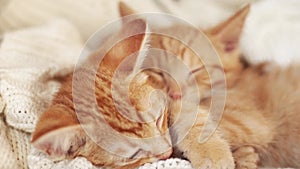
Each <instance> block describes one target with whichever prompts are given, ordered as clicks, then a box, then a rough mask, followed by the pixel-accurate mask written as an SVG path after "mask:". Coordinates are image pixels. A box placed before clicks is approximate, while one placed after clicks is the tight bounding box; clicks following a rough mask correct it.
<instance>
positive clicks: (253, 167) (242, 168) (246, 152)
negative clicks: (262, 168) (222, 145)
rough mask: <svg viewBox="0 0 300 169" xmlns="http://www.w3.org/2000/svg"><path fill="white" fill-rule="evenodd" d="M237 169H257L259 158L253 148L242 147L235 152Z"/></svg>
mask: <svg viewBox="0 0 300 169" xmlns="http://www.w3.org/2000/svg"><path fill="white" fill-rule="evenodd" d="M233 157H234V160H235V164H236V169H257V168H258V161H259V156H258V154H257V153H256V152H255V149H254V148H253V147H251V146H244V147H240V148H238V149H237V150H235V151H234V152H233Z"/></svg>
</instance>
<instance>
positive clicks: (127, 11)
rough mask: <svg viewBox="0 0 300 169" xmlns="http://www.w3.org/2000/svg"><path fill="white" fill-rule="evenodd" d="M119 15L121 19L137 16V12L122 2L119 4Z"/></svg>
mask: <svg viewBox="0 0 300 169" xmlns="http://www.w3.org/2000/svg"><path fill="white" fill-rule="evenodd" d="M119 13H120V16H121V17H124V16H127V15H132V14H135V13H136V12H135V11H134V10H133V9H132V8H130V7H129V6H128V5H127V4H126V3H124V2H122V1H120V2H119Z"/></svg>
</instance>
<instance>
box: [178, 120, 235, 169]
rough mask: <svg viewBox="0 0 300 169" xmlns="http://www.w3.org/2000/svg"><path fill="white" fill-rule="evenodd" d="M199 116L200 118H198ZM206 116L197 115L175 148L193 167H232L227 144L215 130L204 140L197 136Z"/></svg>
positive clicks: (217, 168)
mask: <svg viewBox="0 0 300 169" xmlns="http://www.w3.org/2000/svg"><path fill="white" fill-rule="evenodd" d="M199 118H200V119H199ZM205 118H206V117H201V115H200V116H198V119H197V122H196V124H195V125H194V126H193V127H192V128H191V130H190V131H189V133H188V135H187V136H186V137H185V138H184V139H183V140H182V141H181V142H179V143H178V145H177V148H178V149H179V151H181V152H183V155H184V156H185V157H186V158H187V159H189V160H190V162H191V163H192V165H193V167H194V168H197V169H198V168H199V169H202V168H204V169H206V168H207V169H209V168H211V169H234V160H233V156H232V153H231V150H230V147H229V144H228V143H227V142H226V141H225V140H224V139H222V138H221V136H220V135H219V134H218V133H217V132H215V133H214V134H213V135H212V136H211V137H210V138H209V139H208V140H207V141H206V142H204V143H200V142H199V136H200V134H201V129H202V128H203V121H205V120H204V119H205Z"/></svg>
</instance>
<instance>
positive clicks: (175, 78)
mask: <svg viewBox="0 0 300 169" xmlns="http://www.w3.org/2000/svg"><path fill="white" fill-rule="evenodd" d="M119 10H120V15H121V16H127V15H131V14H134V13H135V12H134V10H132V9H131V8H130V7H128V6H127V5H126V4H124V3H120V4H119ZM248 11H249V6H246V7H244V8H243V9H241V10H240V11H239V12H237V13H236V14H235V15H234V16H232V17H231V18H229V19H228V20H226V21H224V22H223V23H221V24H219V25H218V26H216V27H214V28H211V29H209V30H204V31H203V32H204V33H205V34H206V36H207V37H208V39H209V40H210V41H211V43H212V45H213V46H214V48H215V49H216V51H217V53H218V55H219V56H220V60H221V63H222V65H223V67H222V66H216V65H210V64H208V63H203V60H200V59H198V57H197V56H196V53H195V52H194V51H193V49H191V48H189V45H190V44H187V45H185V44H183V43H182V42H181V41H180V39H179V40H178V39H175V38H172V37H167V36H162V35H157V34H151V36H150V37H149V39H150V41H149V44H150V47H153V48H160V49H163V50H165V51H167V52H170V53H172V54H174V55H177V56H179V57H178V58H180V59H182V61H181V63H184V64H185V65H187V66H188V68H189V71H182V69H181V68H179V67H182V65H180V63H179V62H180V61H179V62H178V60H177V61H176V59H168V58H167V57H164V56H161V57H153V56H151V55H147V56H146V58H145V62H148V64H149V63H150V64H153V65H155V66H160V67H161V66H162V67H164V68H166V70H167V71H168V73H163V72H162V71H158V70H152V71H146V72H147V73H148V74H150V75H151V77H152V79H153V80H154V83H156V84H157V85H158V86H163V87H164V88H166V85H161V84H168V85H167V86H168V87H167V90H168V93H169V96H170V97H171V98H173V99H175V100H176V99H180V98H181V97H182V95H183V96H185V95H193V94H195V93H197V91H198V90H200V97H208V96H209V95H210V89H211V85H212V83H219V82H218V79H210V78H211V77H209V75H208V71H207V69H210V70H212V71H211V72H214V71H225V74H226V77H227V79H226V80H227V85H229V86H231V84H232V83H234V80H233V77H236V75H237V74H239V73H240V71H241V70H242V69H243V63H242V62H241V60H240V59H241V52H240V48H239V38H240V35H241V32H242V28H243V23H244V21H245V18H246V16H247V14H248ZM164 31H168V32H172V33H177V34H178V33H181V34H183V35H185V38H190V39H189V40H190V41H191V43H194V42H193V41H194V38H196V37H200V38H201V37H203V36H202V34H201V35H200V32H195V30H191V29H190V28H187V27H186V26H184V25H175V26H174V27H171V28H166V30H162V31H161V32H164ZM198 35H199V36H198ZM193 45H194V47H195V44H193ZM202 49H203V48H202ZM201 52H206V51H205V49H204V51H203V50H202V51H201ZM208 52H209V53H211V50H208ZM208 52H206V53H208ZM200 57H201V56H200ZM153 58H154V59H153ZM213 59H214V58H213ZM193 78H195V80H196V81H197V86H198V90H197V89H196V88H195V87H191V86H192V85H194V81H193V80H192V79H193ZM210 80H212V81H210ZM176 83H177V84H176ZM180 88H181V89H180ZM196 90H197V91H196Z"/></svg>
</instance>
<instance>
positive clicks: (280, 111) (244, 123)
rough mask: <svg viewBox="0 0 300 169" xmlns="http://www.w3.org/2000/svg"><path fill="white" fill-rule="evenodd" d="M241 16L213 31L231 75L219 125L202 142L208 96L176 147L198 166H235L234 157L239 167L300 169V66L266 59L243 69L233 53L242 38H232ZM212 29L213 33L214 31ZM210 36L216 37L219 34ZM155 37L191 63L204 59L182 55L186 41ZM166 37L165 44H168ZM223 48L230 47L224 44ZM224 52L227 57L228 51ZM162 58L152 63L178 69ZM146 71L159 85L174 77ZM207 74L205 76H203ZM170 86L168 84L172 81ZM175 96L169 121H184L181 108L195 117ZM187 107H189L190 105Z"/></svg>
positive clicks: (185, 103) (173, 134)
mask: <svg viewBox="0 0 300 169" xmlns="http://www.w3.org/2000/svg"><path fill="white" fill-rule="evenodd" d="M244 14H245V13H244ZM238 18H239V14H238V15H237V16H236V17H233V18H231V19H230V20H229V21H228V22H226V23H224V24H222V25H221V26H219V29H220V30H221V34H219V33H218V32H220V31H216V33H215V34H209V33H208V36H209V37H210V39H212V43H214V45H215V46H216V49H217V50H218V52H219V53H220V57H221V60H222V63H224V69H225V72H226V76H227V79H226V80H227V83H228V84H229V85H227V100H226V105H225V110H224V112H223V118H222V121H221V123H220V125H219V128H218V130H217V132H216V133H215V134H214V135H213V136H212V137H211V138H209V140H208V141H207V142H205V143H202V144H201V143H199V142H198V138H199V135H200V133H201V132H203V131H202V129H203V124H204V123H205V121H206V120H207V118H208V112H207V106H209V105H210V101H211V100H210V99H206V100H203V101H202V102H201V106H200V108H199V114H198V117H197V119H196V122H195V123H194V126H193V128H192V129H191V130H190V132H189V133H188V135H187V136H186V137H185V138H184V139H183V140H182V141H181V142H180V143H179V144H178V145H176V146H177V149H178V151H179V152H182V155H183V156H184V157H186V158H187V159H188V160H190V161H191V162H192V165H193V166H194V167H195V168H199V167H200V168H201V167H202V168H233V164H232V163H231V159H230V157H234V161H235V167H236V168H238V169H244V168H248V169H256V168H258V166H259V165H260V166H264V167H294V168H299V167H300V163H299V161H300V146H299V140H300V125H299V122H298V121H299V119H300V114H299V113H298V112H297V111H299V109H300V107H299V105H298V103H299V102H300V97H299V91H300V79H299V77H300V76H299V75H298V72H299V70H300V66H298V65H293V66H290V67H288V68H284V69H280V68H278V67H276V66H274V65H271V64H268V63H265V64H262V65H259V66H249V67H247V68H243V66H242V64H241V63H239V62H236V60H235V58H238V56H236V55H230V54H232V53H230V51H232V50H233V51H237V53H239V52H238V48H237V43H236V42H238V37H237V38H234V39H235V40H233V41H231V38H230V37H232V35H234V34H236V33H238V32H239V31H237V32H236V31H235V30H234V29H237V30H240V29H241V25H242V22H241V21H242V20H243V19H242V20H239V19H238ZM234 25H235V26H234ZM222 27H223V29H222ZM174 29H175V31H176V30H177V31H184V30H180V28H179V27H178V26H177V27H176V28H173V29H171V31H172V30H173V31H174ZM215 30H218V29H215ZM207 32H211V33H213V32H214V31H207ZM222 32H223V34H222ZM187 34H188V33H187ZM211 35H216V38H214V36H211ZM224 36H225V38H221V39H223V41H222V40H221V41H218V40H220V39H219V38H220V37H224ZM236 36H238V34H237V35H236ZM233 37H235V36H233ZM156 40H157V42H158V43H157V44H152V45H153V46H155V45H157V46H158V47H160V46H163V47H162V48H163V49H165V50H170V51H172V52H173V53H175V54H177V56H178V57H180V58H181V59H182V60H183V61H184V62H186V63H187V64H188V65H193V64H195V65H197V64H198V63H199V62H198V63H197V61H191V62H190V63H189V62H188V61H189V60H192V59H193V55H192V54H187V56H188V57H187V56H184V55H182V54H181V53H182V51H184V52H185V53H188V52H187V51H186V49H185V47H184V46H183V45H182V46H183V47H181V46H180V45H181V44H180V43H179V42H177V41H175V40H173V39H167V38H165V37H163V38H160V39H159V37H158V38H157V39H156ZM214 40H215V41H214ZM164 41H166V42H165V43H164ZM218 42H219V43H218ZM224 42H227V43H225V44H226V45H224ZM232 42H233V43H232ZM220 44H221V45H220ZM231 44H232V46H231ZM218 45H220V46H218ZM157 46H156V47H157ZM221 46H225V48H222V47H221ZM220 47H221V48H220ZM224 53H225V54H226V53H227V54H228V55H224ZM235 56H236V57H235ZM148 57H151V56H148ZM232 57H233V58H232ZM162 59H165V58H162ZM185 59H187V60H188V61H186V60H185ZM231 59H233V60H231ZM163 61H164V62H159V61H157V60H156V62H153V63H165V64H166V66H168V65H169V68H170V69H168V70H169V71H172V70H173V71H177V70H176V68H174V67H175V66H174V64H173V63H172V64H167V63H168V60H166V59H165V60H163ZM226 61H227V62H226ZM199 64H201V63H199ZM174 69H175V70H174ZM146 73H148V74H150V75H151V77H152V78H150V79H151V80H153V79H154V80H156V79H161V80H156V81H155V82H156V83H158V85H159V84H161V83H166V81H168V78H169V77H168V76H165V75H164V74H163V73H162V72H159V71H157V70H152V72H151V71H150V72H149V71H148V72H146ZM230 74H232V76H230ZM202 75H203V74H202ZM202 75H201V76H200V77H203V76H202ZM186 77H187V75H181V76H179V79H181V80H182V81H180V80H179V81H177V83H184V80H186ZM204 77H205V76H204ZM170 81H171V80H170ZM200 81H202V80H200ZM166 84H168V85H169V84H170V83H166ZM177 87H178V86H177ZM186 87H187V88H188V87H189V85H186ZM200 87H201V86H200ZM171 88H172V87H171ZM184 90H185V91H182V94H183V95H184V94H186V95H190V94H193V93H192V92H190V91H189V89H184ZM204 91H205V90H204ZM202 92H203V91H202ZM170 97H171V98H172V99H173V101H172V102H171V104H170V107H169V109H170V114H171V116H170V119H169V121H170V122H169V123H173V122H174V121H177V122H178V123H181V121H182V119H178V118H177V116H178V113H179V110H181V112H183V113H184V114H185V115H186V116H190V115H191V114H192V113H191V111H190V110H189V109H182V108H183V107H181V101H182V100H180V99H178V97H173V96H172V95H170ZM182 104H184V105H189V104H190V103H189V102H183V103H182ZM188 107H189V106H185V108H188ZM183 126H184V124H183ZM181 130H182V129H180V128H179V129H177V130H176V129H175V130H171V137H172V141H173V142H174V139H175V141H176V136H177V135H178V133H179V132H180V131H181ZM231 152H232V154H231Z"/></svg>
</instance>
